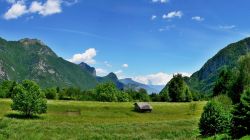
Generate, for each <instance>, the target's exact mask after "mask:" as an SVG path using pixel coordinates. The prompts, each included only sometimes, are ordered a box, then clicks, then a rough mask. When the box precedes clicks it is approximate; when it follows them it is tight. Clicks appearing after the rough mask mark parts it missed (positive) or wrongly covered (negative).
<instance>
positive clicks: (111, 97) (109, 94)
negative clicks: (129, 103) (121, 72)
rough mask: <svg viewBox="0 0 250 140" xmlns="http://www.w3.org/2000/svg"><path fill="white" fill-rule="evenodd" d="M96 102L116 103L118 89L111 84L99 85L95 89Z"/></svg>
mask: <svg viewBox="0 0 250 140" xmlns="http://www.w3.org/2000/svg"><path fill="white" fill-rule="evenodd" d="M95 90H96V94H97V100H98V101H103V102H117V101H118V99H117V95H118V89H117V88H116V86H115V84H113V83H111V82H110V83H104V84H99V85H97V86H96V88H95Z"/></svg>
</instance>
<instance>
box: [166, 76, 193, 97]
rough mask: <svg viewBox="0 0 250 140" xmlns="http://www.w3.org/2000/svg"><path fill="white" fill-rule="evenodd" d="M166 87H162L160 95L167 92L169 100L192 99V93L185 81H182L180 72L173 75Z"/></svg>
mask: <svg viewBox="0 0 250 140" xmlns="http://www.w3.org/2000/svg"><path fill="white" fill-rule="evenodd" d="M166 88H167V90H166V89H163V92H161V94H162V95H164V94H165V96H167V93H168V95H169V98H170V101H172V102H190V101H192V93H191V91H190V90H189V88H188V86H187V84H186V82H185V81H184V79H183V77H182V75H181V74H177V75H174V77H173V78H172V79H171V80H170V82H169V83H168V85H167V86H166Z"/></svg>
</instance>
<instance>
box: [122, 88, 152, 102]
mask: <svg viewBox="0 0 250 140" xmlns="http://www.w3.org/2000/svg"><path fill="white" fill-rule="evenodd" d="M125 92H126V93H128V95H129V96H130V98H131V99H132V100H133V101H141V102H148V101H150V96H149V95H148V94H147V91H146V90H145V89H139V90H138V91H136V90H133V89H127V90H126V91H125Z"/></svg>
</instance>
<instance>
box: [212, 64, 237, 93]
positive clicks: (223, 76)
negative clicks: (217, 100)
mask: <svg viewBox="0 0 250 140" xmlns="http://www.w3.org/2000/svg"><path fill="white" fill-rule="evenodd" d="M232 75H233V74H232V72H231V71H230V70H228V69H227V68H223V69H222V71H221V72H220V74H219V78H218V80H217V81H216V83H215V86H214V89H213V96H218V95H221V94H224V95H228V93H229V91H230V89H231V83H232V78H233V77H232Z"/></svg>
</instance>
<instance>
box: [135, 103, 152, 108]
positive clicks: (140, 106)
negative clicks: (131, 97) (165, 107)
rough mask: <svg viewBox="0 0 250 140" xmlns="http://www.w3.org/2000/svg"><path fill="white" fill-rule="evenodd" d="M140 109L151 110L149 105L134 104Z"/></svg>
mask: <svg viewBox="0 0 250 140" xmlns="http://www.w3.org/2000/svg"><path fill="white" fill-rule="evenodd" d="M135 105H136V106H138V107H139V108H140V109H153V107H152V106H151V105H150V104H149V103H135Z"/></svg>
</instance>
